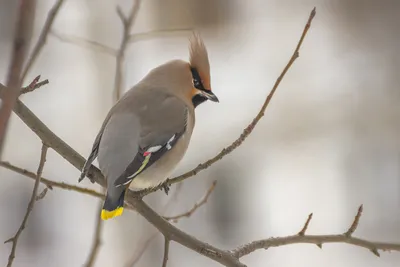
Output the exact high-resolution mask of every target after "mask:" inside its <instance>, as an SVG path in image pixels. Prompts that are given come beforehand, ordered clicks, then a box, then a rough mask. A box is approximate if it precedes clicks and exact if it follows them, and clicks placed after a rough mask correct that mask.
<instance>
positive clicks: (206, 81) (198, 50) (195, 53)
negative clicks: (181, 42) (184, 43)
mask: <svg viewBox="0 0 400 267" xmlns="http://www.w3.org/2000/svg"><path fill="white" fill-rule="evenodd" d="M189 52H190V56H189V62H190V65H191V66H192V67H193V68H196V69H197V71H198V72H199V74H200V77H201V79H202V81H203V85H204V87H205V89H207V90H211V75H210V63H209V61H208V53H207V48H206V46H205V45H204V42H203V40H202V39H201V37H200V35H199V34H198V33H193V35H192V36H191V37H190V38H189Z"/></svg>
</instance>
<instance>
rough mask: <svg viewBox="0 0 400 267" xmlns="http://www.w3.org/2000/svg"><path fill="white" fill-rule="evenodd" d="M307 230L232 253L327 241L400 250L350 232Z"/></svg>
mask: <svg viewBox="0 0 400 267" xmlns="http://www.w3.org/2000/svg"><path fill="white" fill-rule="evenodd" d="M361 207H362V205H361V206H360V209H359V210H358V212H357V215H356V217H355V218H354V221H353V223H352V224H351V226H350V228H349V229H352V231H353V232H354V231H355V230H356V229H357V226H358V222H359V220H360V217H361V211H360V210H362V208H361ZM311 217H312V216H309V217H308V219H307V222H306V224H305V226H304V227H303V229H307V227H306V226H307V225H308V223H309V222H310V220H311ZM304 233H305V230H304V231H303V230H302V231H300V232H299V233H298V234H297V235H291V236H286V237H277V238H269V239H262V240H257V241H253V242H251V243H248V244H246V245H243V246H241V247H239V248H237V249H234V250H231V253H232V254H233V255H234V256H235V257H236V258H241V257H243V256H245V255H248V254H250V253H252V252H254V251H256V250H257V249H268V248H270V247H280V246H286V245H291V244H315V245H317V246H318V247H319V248H322V244H325V243H346V244H350V245H353V246H357V247H362V248H366V249H368V250H369V251H371V252H372V253H373V254H374V255H376V256H378V257H379V256H380V255H379V252H378V250H382V251H400V244H392V243H382V242H372V241H368V240H365V239H361V238H357V237H352V236H351V234H350V235H349V234H348V232H346V233H344V234H341V235H305V234H304Z"/></svg>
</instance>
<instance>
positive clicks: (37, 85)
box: [20, 75, 49, 95]
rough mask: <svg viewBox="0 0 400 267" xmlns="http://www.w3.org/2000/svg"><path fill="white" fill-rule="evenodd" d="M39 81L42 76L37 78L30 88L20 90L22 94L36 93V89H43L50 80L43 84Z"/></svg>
mask: <svg viewBox="0 0 400 267" xmlns="http://www.w3.org/2000/svg"><path fill="white" fill-rule="evenodd" d="M39 79H40V75H39V76H37V77H36V78H35V79H34V80H33V81H32V82H31V84H29V85H28V86H25V87H23V88H22V89H21V90H20V94H21V95H23V94H27V93H30V92H33V91H35V90H36V89H39V88H40V87H42V86H44V85H46V84H48V83H49V80H47V79H46V80H44V81H41V82H39Z"/></svg>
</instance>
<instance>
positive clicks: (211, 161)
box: [137, 8, 316, 196]
mask: <svg viewBox="0 0 400 267" xmlns="http://www.w3.org/2000/svg"><path fill="white" fill-rule="evenodd" d="M315 14H316V11H315V8H314V9H313V10H312V11H311V14H310V16H309V18H308V21H307V24H306V26H305V27H304V30H303V33H302V35H301V37H300V40H299V42H298V44H297V46H296V49H295V50H294V52H293V55H292V56H291V57H290V60H289V62H288V63H287V64H286V66H285V68H284V69H283V71H282V73H281V75H279V77H278V79H277V80H276V82H275V84H274V86H273V87H272V90H271V92H270V93H269V94H268V96H267V98H266V99H265V102H264V104H263V105H262V107H261V109H260V111H259V112H258V114H257V115H256V117H255V118H254V119H253V121H252V122H251V123H250V124H249V125H248V126H247V127H246V128H245V129H244V130H243V132H242V134H241V135H240V136H239V137H238V138H237V139H236V140H235V141H234V142H233V143H232V144H231V145H229V146H228V147H226V148H224V149H222V151H221V152H219V153H218V154H217V155H216V156H215V157H213V158H211V159H209V160H207V161H206V162H203V163H201V164H199V165H198V166H197V167H196V168H194V169H193V170H191V171H188V172H186V173H184V174H182V175H179V176H177V177H174V178H171V179H168V180H167V183H168V185H171V184H175V183H178V182H182V181H183V180H185V179H187V178H189V177H192V176H195V175H196V174H197V173H199V172H201V171H203V170H205V169H207V168H209V167H210V166H211V165H213V164H214V163H216V162H217V161H219V160H221V159H222V158H224V157H225V156H227V155H228V154H230V153H231V152H232V151H234V150H235V149H236V148H238V147H239V146H240V145H241V144H242V143H243V142H244V141H245V140H246V139H247V137H249V135H250V134H251V133H252V132H253V130H254V128H255V127H256V125H257V124H258V122H259V121H260V120H261V118H262V117H263V116H264V113H265V110H266V109H267V107H268V105H269V103H270V101H271V99H272V97H273V96H274V94H275V91H276V89H278V86H279V84H280V83H281V81H282V79H283V78H284V77H285V75H286V73H287V72H288V70H289V69H290V67H291V66H292V65H293V63H294V61H295V60H296V59H297V58H298V57H299V50H300V47H301V45H302V43H303V41H304V38H305V36H306V34H307V32H308V30H309V28H310V26H311V22H312V20H313V18H314V17H315ZM163 186H164V184H161V185H159V186H157V187H154V188H151V189H145V190H142V191H139V192H138V193H137V194H138V195H140V196H144V195H147V194H149V193H151V192H154V191H157V190H159V189H161V188H162V187H163Z"/></svg>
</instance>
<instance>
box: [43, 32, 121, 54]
mask: <svg viewBox="0 0 400 267" xmlns="http://www.w3.org/2000/svg"><path fill="white" fill-rule="evenodd" d="M50 35H52V36H53V37H55V38H56V39H58V40H59V41H60V42H63V43H70V44H74V45H78V46H80V47H83V48H87V49H90V50H93V51H97V52H100V53H104V54H107V55H110V56H113V57H115V56H117V50H115V49H114V48H111V47H108V46H106V45H104V44H101V43H99V42H96V41H93V40H89V39H86V38H82V37H78V36H71V35H64V34H61V33H58V32H56V31H54V30H52V31H51V32H50Z"/></svg>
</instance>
